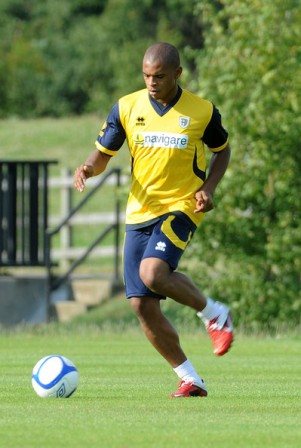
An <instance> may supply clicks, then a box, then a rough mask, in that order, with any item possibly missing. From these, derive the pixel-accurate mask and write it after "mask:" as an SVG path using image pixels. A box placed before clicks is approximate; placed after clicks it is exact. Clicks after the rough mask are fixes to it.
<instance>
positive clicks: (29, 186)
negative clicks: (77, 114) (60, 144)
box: [0, 160, 57, 267]
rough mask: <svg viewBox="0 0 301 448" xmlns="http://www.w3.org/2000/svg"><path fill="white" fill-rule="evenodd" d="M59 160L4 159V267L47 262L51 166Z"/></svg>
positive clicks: (0, 194)
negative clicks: (46, 245) (49, 172)
mask: <svg viewBox="0 0 301 448" xmlns="http://www.w3.org/2000/svg"><path fill="white" fill-rule="evenodd" d="M55 163H57V161H50V160H48V161H44V160H39V161H29V160H27V161H23V160H0V226H1V229H0V267H19V266H23V267H24V266H31V267H33V266H45V231H46V228H47V226H48V168H49V165H50V164H55Z"/></svg>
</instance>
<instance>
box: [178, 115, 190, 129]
mask: <svg viewBox="0 0 301 448" xmlns="http://www.w3.org/2000/svg"><path fill="white" fill-rule="evenodd" d="M189 124H190V117H180V118H179V125H180V126H181V128H183V129H186V128H188V126H189Z"/></svg>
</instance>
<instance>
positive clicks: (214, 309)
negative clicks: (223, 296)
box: [196, 297, 220, 320]
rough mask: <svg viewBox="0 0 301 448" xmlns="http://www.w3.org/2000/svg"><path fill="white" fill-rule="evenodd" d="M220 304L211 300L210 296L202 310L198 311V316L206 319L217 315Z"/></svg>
mask: <svg viewBox="0 0 301 448" xmlns="http://www.w3.org/2000/svg"><path fill="white" fill-rule="evenodd" d="M219 308H220V304H219V303H217V302H215V301H214V300H212V299H211V298H210V297H208V299H207V305H206V306H205V308H204V309H203V310H202V311H199V312H198V313H196V314H197V316H198V317H200V318H203V319H204V318H205V319H206V320H212V319H214V318H215V317H216V316H218V315H219V313H220V311H219Z"/></svg>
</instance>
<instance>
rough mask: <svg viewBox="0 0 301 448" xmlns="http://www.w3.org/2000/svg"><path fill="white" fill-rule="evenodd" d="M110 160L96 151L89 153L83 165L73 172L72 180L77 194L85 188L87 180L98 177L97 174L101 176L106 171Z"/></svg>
mask: <svg viewBox="0 0 301 448" xmlns="http://www.w3.org/2000/svg"><path fill="white" fill-rule="evenodd" d="M110 159H111V157H110V156H108V155H107V154H104V153H103V152H101V151H99V150H98V149H95V151H93V152H91V154H90V155H89V156H88V158H87V160H86V161H85V163H84V164H83V165H80V166H79V167H77V168H76V170H75V173H74V179H73V183H74V187H75V188H76V189H77V190H78V191H79V192H82V191H83V190H84V188H85V185H86V180H87V179H89V177H93V176H98V174H101V173H102V172H103V171H104V170H105V169H106V167H107V164H108V162H109V160H110Z"/></svg>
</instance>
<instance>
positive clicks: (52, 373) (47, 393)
mask: <svg viewBox="0 0 301 448" xmlns="http://www.w3.org/2000/svg"><path fill="white" fill-rule="evenodd" d="M78 380H79V378H78V371H77V368H76V367H75V365H74V364H73V362H72V361H70V360H69V359H68V358H65V356H60V355H50V356H45V358H42V359H40V361H38V362H37V364H36V365H35V366H34V368H33V371H32V376H31V382H32V387H33V388H34V390H35V392H36V393H37V394H38V395H39V397H43V398H45V397H46V398H48V397H53V398H68V397H70V396H71V395H72V394H73V392H74V391H75V390H76V388H77V386H78Z"/></svg>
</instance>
